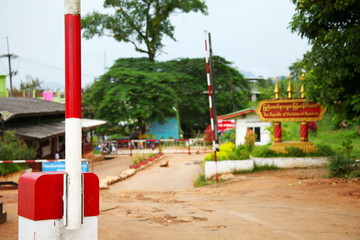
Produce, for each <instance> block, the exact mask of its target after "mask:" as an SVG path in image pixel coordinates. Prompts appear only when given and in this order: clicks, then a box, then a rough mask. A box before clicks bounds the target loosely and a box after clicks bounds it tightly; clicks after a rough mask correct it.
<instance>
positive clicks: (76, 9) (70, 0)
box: [65, 0, 80, 15]
mask: <svg viewBox="0 0 360 240" xmlns="http://www.w3.org/2000/svg"><path fill="white" fill-rule="evenodd" d="M66 14H72V15H78V14H80V0H65V15H66Z"/></svg>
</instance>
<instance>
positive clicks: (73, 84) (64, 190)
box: [18, 0, 99, 240]
mask: <svg viewBox="0 0 360 240" xmlns="http://www.w3.org/2000/svg"><path fill="white" fill-rule="evenodd" d="M80 21H81V18H80V0H65V94H66V105H65V144H66V145H65V147H66V149H65V159H66V160H65V162H66V163H65V173H64V172H47V173H26V174H23V175H22V176H21V177H20V179H19V194H18V198H19V204H18V215H19V239H21V240H25V239H26V240H27V239H29V240H30V239H44V240H45V239H46V240H52V239H54V240H55V239H56V240H58V239H79V240H85V239H86V240H88V239H89V240H92V239H97V226H98V225H97V224H98V218H97V216H98V215H99V178H98V177H97V176H96V175H95V174H93V173H82V172H81V162H82V158H81V155H82V154H81V153H82V151H81V150H82V148H81V140H82V138H81V135H82V129H81V26H80Z"/></svg>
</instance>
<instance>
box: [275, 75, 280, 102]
mask: <svg viewBox="0 0 360 240" xmlns="http://www.w3.org/2000/svg"><path fill="white" fill-rule="evenodd" d="M275 80H276V84H275V89H274V93H275V98H276V99H279V94H280V89H279V85H278V76H275Z"/></svg>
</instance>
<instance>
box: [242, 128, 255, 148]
mask: <svg viewBox="0 0 360 240" xmlns="http://www.w3.org/2000/svg"><path fill="white" fill-rule="evenodd" d="M255 139H256V138H255V134H254V131H253V130H250V129H248V131H247V133H246V136H245V143H244V147H245V149H246V150H247V151H248V152H251V151H252V150H253V149H254V147H255Z"/></svg>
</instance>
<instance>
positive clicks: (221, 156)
mask: <svg viewBox="0 0 360 240" xmlns="http://www.w3.org/2000/svg"><path fill="white" fill-rule="evenodd" d="M228 159H229V158H228V154H227V153H226V152H221V151H220V152H216V160H217V161H223V160H228ZM204 160H205V161H214V153H213V152H212V153H209V154H207V155H206V156H205V157H204Z"/></svg>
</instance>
